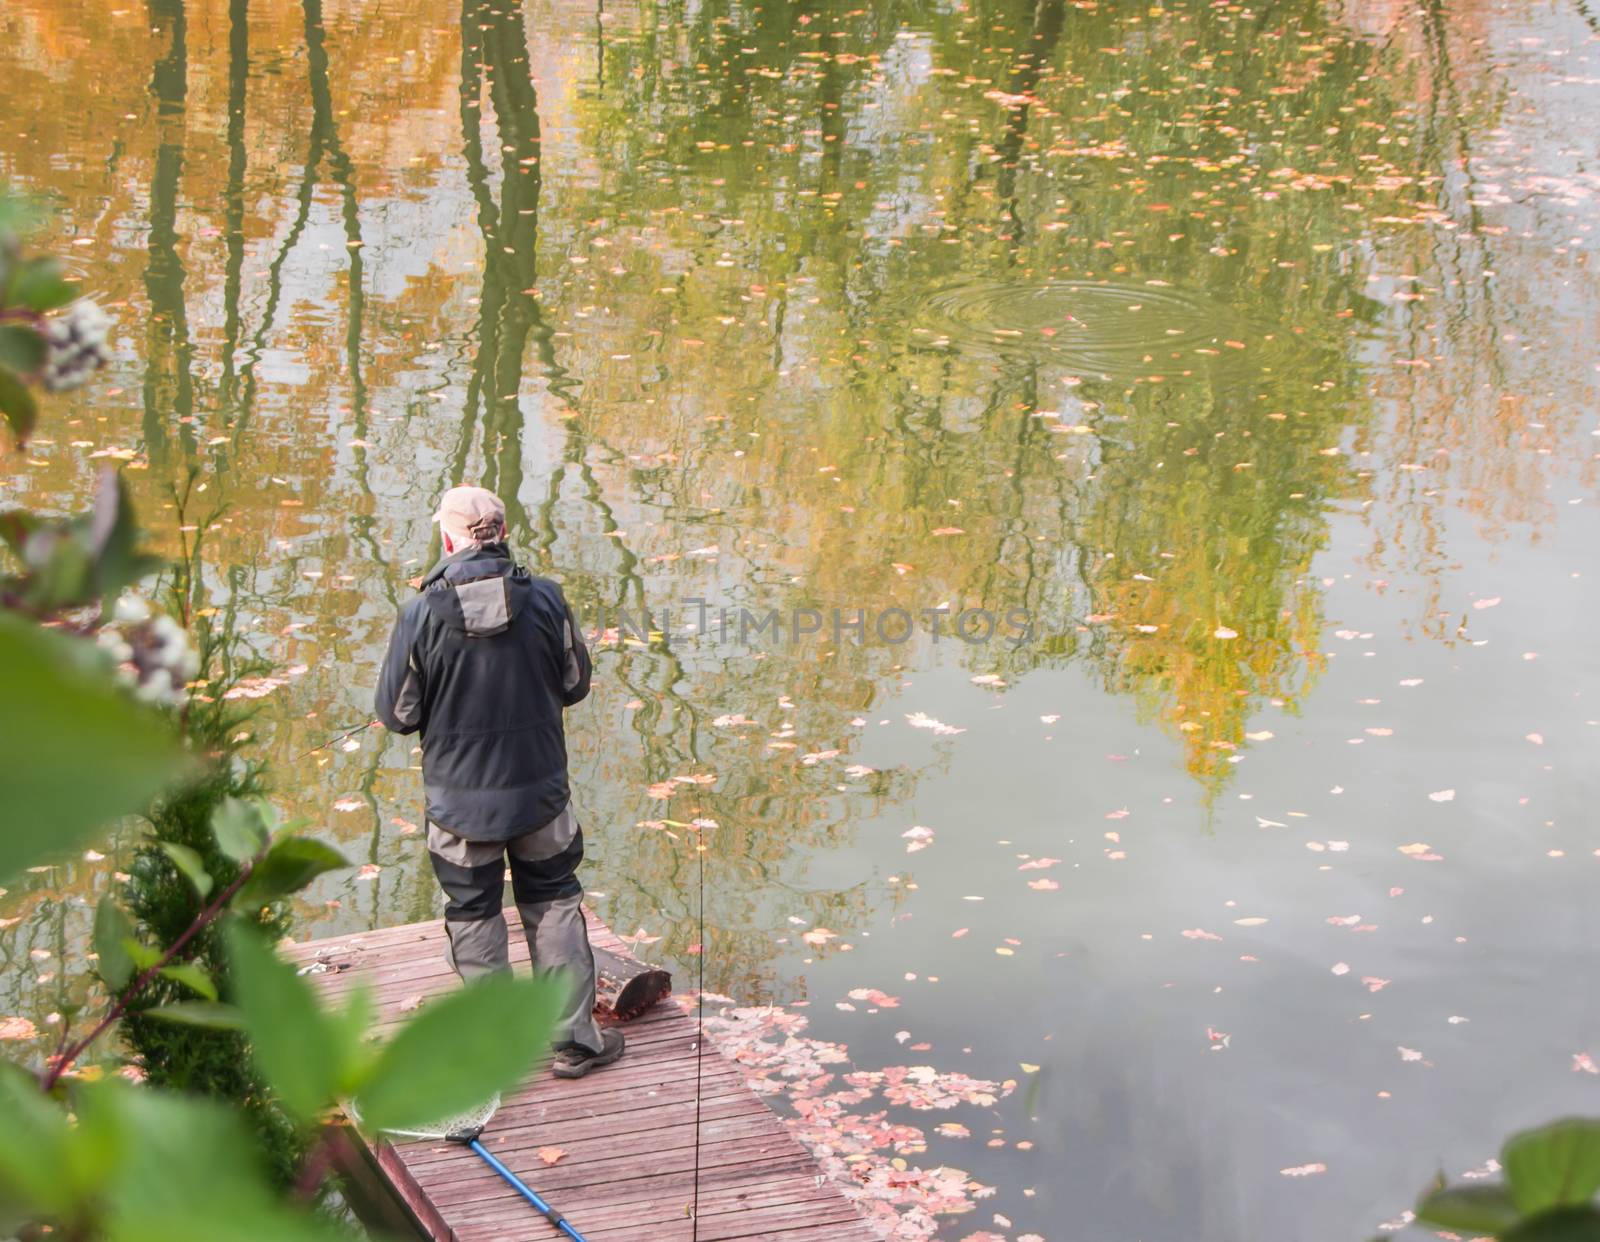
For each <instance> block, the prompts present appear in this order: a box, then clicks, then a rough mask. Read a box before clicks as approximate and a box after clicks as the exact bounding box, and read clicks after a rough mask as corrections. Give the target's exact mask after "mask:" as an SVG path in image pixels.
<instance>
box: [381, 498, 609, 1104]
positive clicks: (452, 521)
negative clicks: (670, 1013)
mask: <svg viewBox="0 0 1600 1242" xmlns="http://www.w3.org/2000/svg"><path fill="white" fill-rule="evenodd" d="M434 521H436V522H438V523H439V530H440V534H441V535H442V537H443V541H444V552H445V555H444V559H443V560H441V561H440V562H439V563H438V564H437V565H436V566H434V568H433V570H432V571H431V572H430V573H429V574H428V575H427V577H425V578H423V580H422V584H421V589H420V591H419V593H418V594H417V596H416V598H415V599H412V600H410V601H408V602H407V603H406V605H405V607H404V608H403V609H402V610H401V612H400V617H399V619H398V620H397V621H396V622H395V627H394V633H393V634H392V635H391V636H390V638H389V652H388V655H387V656H385V658H384V662H383V672H382V675H381V677H380V680H379V682H378V695H377V709H378V716H379V717H380V718H381V719H382V721H383V723H384V724H385V725H386V726H388V728H389V729H391V730H392V731H393V732H395V733H416V732H418V731H420V732H421V734H422V781H423V786H424V788H425V791H426V796H427V806H428V812H427V822H428V857H429V858H430V859H431V860H432V862H433V870H434V874H435V875H436V876H438V878H439V885H440V887H441V888H443V889H444V892H445V895H446V897H448V898H449V904H448V905H447V906H446V907H445V916H444V925H445V931H446V933H447V935H448V941H449V944H448V948H447V950H446V956H447V957H448V959H449V962H450V965H451V967H452V968H453V969H454V970H455V972H456V973H457V974H458V975H460V976H461V977H462V978H463V979H471V978H474V977H475V976H478V975H482V974H486V973H488V972H490V971H495V970H508V969H510V960H509V957H508V954H507V939H506V923H505V919H504V918H503V917H502V916H501V913H500V903H501V900H502V896H503V893H504V887H505V886H504V875H505V868H506V860H507V858H509V859H510V866H511V891H512V894H513V896H514V897H515V899H516V903H517V913H518V914H519V915H520V916H521V918H522V930H523V934H524V935H525V936H526V937H527V941H528V953H529V956H530V957H531V958H532V959H533V965H534V969H535V970H537V971H556V970H559V971H563V972H565V973H566V974H567V976H568V978H569V981H570V983H571V984H572V988H573V991H572V995H571V1000H570V1002H569V1003H568V1004H567V1006H566V1007H565V1008H564V1009H563V1010H562V1012H561V1015H560V1019H559V1021H558V1023H557V1026H556V1031H555V1035H554V1039H553V1041H552V1043H553V1047H554V1050H555V1061H554V1064H553V1066H552V1069H553V1072H554V1073H555V1075H556V1077H558V1078H581V1077H582V1076H583V1075H585V1074H587V1073H588V1072H589V1071H590V1070H591V1069H595V1068H597V1067H599V1066H602V1065H610V1064H611V1063H612V1062H613V1061H615V1060H616V1059H617V1058H618V1057H620V1056H621V1055H622V1047H623V1039H622V1032H620V1031H618V1030H616V1029H615V1028H607V1029H605V1030H603V1031H602V1030H601V1029H600V1027H599V1026H598V1025H597V1024H596V1023H595V1020H594V1000H595V996H594V989H595V966H594V955H593V953H592V952H591V951H590V948H589V933H588V930H587V928H586V927H585V926H584V921H583V910H582V908H581V906H580V903H581V901H582V900H583V886H582V885H581V884H580V883H579V882H578V877H577V869H578V864H579V863H580V862H582V861H583V831H582V829H581V828H580V827H579V826H578V820H577V817H576V816H575V815H574V813H573V809H572V804H571V800H570V794H569V791H568V788H567V744H566V735H565V733H564V732H563V729H562V723H561V715H562V710H563V709H564V708H567V707H571V706H572V705H573V704H575V703H578V702H580V701H581V700H582V699H583V698H584V696H585V695H587V694H588V693H589V668H590V666H589V651H588V648H586V647H585V646H584V643H583V637H582V635H580V634H579V632H578V626H577V624H576V622H574V620H573V618H572V610H571V609H570V608H569V607H568V606H567V601H566V599H565V597H563V595H562V594H561V588H560V587H559V586H557V585H556V584H555V583H554V582H551V581H550V580H549V579H547V578H535V577H533V576H532V575H531V574H529V573H528V571H527V570H525V569H523V568H522V567H521V566H520V565H518V564H516V563H515V562H514V561H513V560H512V559H511V552H510V549H509V548H508V547H507V544H506V509H505V505H503V504H502V503H501V502H500V498H499V497H498V496H496V495H495V494H494V493H493V492H491V491H489V490H487V489H486V488H482V487H453V488H451V489H450V490H449V491H447V492H446V493H445V494H444V498H443V500H442V501H441V502H440V504H439V512H438V513H437V514H435V515H434Z"/></svg>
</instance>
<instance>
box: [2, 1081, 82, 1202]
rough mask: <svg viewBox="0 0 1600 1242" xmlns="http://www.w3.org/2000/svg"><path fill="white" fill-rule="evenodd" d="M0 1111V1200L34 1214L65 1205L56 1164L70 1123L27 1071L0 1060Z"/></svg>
mask: <svg viewBox="0 0 1600 1242" xmlns="http://www.w3.org/2000/svg"><path fill="white" fill-rule="evenodd" d="M0 1117H4V1118H5V1124H4V1125H0V1205H13V1206H14V1207H16V1208H20V1209H21V1210H23V1211H26V1212H32V1213H36V1214H38V1215H53V1214H56V1213H59V1212H62V1211H69V1210H71V1207H72V1202H71V1199H72V1187H71V1185H70V1184H69V1183H68V1181H67V1179H66V1178H64V1177H63V1176H62V1169H61V1166H62V1161H63V1159H64V1158H65V1153H66V1150H67V1147H68V1145H69V1144H70V1143H71V1141H72V1127H71V1126H70V1125H68V1123H67V1117H66V1114H65V1113H64V1112H63V1111H62V1109H61V1106H60V1105H59V1104H57V1103H56V1101H54V1100H53V1099H51V1098H50V1097H48V1096H46V1095H43V1094H41V1093H40V1091H39V1084H38V1083H37V1082H36V1081H34V1078H33V1076H32V1075H31V1074H29V1073H27V1072H26V1071H24V1070H23V1069H22V1068H21V1067H19V1066H15V1065H12V1064H11V1063H10V1062H8V1061H0Z"/></svg>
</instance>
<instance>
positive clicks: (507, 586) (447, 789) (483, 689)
mask: <svg viewBox="0 0 1600 1242" xmlns="http://www.w3.org/2000/svg"><path fill="white" fill-rule="evenodd" d="M589 671H590V666H589V653H588V651H587V649H586V648H585V647H584V644H583V639H582V636H581V635H580V634H579V633H578V627H577V625H576V623H575V622H574V621H573V619H572V613H571V610H570V609H569V608H568V607H567V603H566V600H565V599H564V598H563V597H562V594H561V589H560V588H559V587H558V586H557V585H556V584H555V583H554V582H551V581H550V580H549V579H546V578H536V577H533V576H532V575H530V574H529V573H528V572H527V571H526V570H524V569H522V568H521V567H519V566H517V565H516V564H515V563H513V561H512V560H511V558H510V554H509V552H508V551H507V549H506V546H505V545H504V544H503V543H491V544H485V545H483V546H480V547H473V548H469V549H466V550H464V551H462V552H459V553H457V554H456V555H454V556H450V557H447V558H446V559H445V560H443V561H441V562H440V563H439V565H438V566H436V567H435V568H434V570H433V571H432V572H431V573H429V574H428V576H427V577H426V578H425V579H424V580H423V582H422V587H421V591H420V593H419V594H418V595H417V597H416V598H415V599H413V600H411V601H410V602H409V603H408V604H407V605H406V606H405V609H404V610H403V611H402V613H401V615H400V619H399V623H398V624H397V626H396V627H395V635H394V638H393V639H392V640H391V642H390V647H389V656H388V658H387V659H386V660H385V662H384V668H383V673H382V676H381V678H380V681H379V685H378V694H377V708H378V715H379V716H380V717H381V718H382V720H383V722H384V724H385V725H387V726H388V727H389V728H390V729H391V730H393V731H395V732H397V733H413V732H416V731H418V730H421V732H422V739H423V740H422V770H423V783H424V785H425V787H426V790H427V803H428V811H427V814H428V820H429V822H430V823H433V824H437V825H439V826H440V827H442V828H446V829H448V830H449V831H450V832H452V833H454V834H455V835H457V836H459V837H461V838H463V839H465V840H469V841H509V840H511V839H513V838H514V837H517V836H519V835H521V834H522V833H525V832H528V831H530V830H531V829H533V828H537V827H539V826H541V825H543V824H546V823H548V822H549V821H551V820H552V819H554V818H555V817H556V816H557V815H558V814H560V813H561V811H562V810H563V809H564V808H565V807H566V805H567V801H568V797H569V792H568V787H567V749H566V735H565V732H564V730H563V728H562V720H561V713H562V709H563V708H565V707H569V706H571V705H572V704H574V703H577V702H578V701H580V700H581V699H582V698H583V697H584V696H585V695H587V694H588V692H589Z"/></svg>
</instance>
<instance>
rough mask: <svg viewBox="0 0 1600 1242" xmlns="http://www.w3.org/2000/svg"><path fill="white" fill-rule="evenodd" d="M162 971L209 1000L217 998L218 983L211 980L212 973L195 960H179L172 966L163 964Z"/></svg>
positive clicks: (169, 977)
mask: <svg viewBox="0 0 1600 1242" xmlns="http://www.w3.org/2000/svg"><path fill="white" fill-rule="evenodd" d="M161 973H162V974H163V975H165V976H166V977H167V978H168V979H171V980H173V981H174V982H176V983H181V984H183V986H184V987H186V988H189V989H190V990H191V991H195V992H198V993H200V995H201V996H203V997H205V998H206V999H207V1000H208V1001H214V1000H216V999H217V985H216V984H215V983H213V982H212V981H211V976H210V975H208V974H206V972H205V971H203V970H201V969H200V967H198V966H196V965H195V964H194V963H193V962H178V963H176V964H175V965H172V966H163V967H162V968H161Z"/></svg>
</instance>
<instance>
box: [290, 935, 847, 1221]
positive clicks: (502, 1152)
mask: <svg viewBox="0 0 1600 1242" xmlns="http://www.w3.org/2000/svg"><path fill="white" fill-rule="evenodd" d="M588 917H589V935H590V938H591V940H592V942H593V943H594V946H595V948H596V949H603V950H606V951H609V952H611V953H613V954H616V955H617V956H619V957H622V958H625V959H628V960H630V961H631V960H632V959H631V955H630V954H629V952H628V948H627V946H626V945H625V944H623V943H622V942H621V941H620V940H619V939H618V938H617V937H616V935H615V934H613V933H612V932H611V930H610V929H609V928H607V927H606V926H605V925H604V924H603V923H601V922H599V920H597V919H596V918H595V917H594V916H593V915H592V914H590V915H589V916H588ZM506 918H507V919H508V921H509V922H510V924H511V958H512V963H513V965H520V966H523V967H526V964H527V960H528V953H527V946H526V945H525V944H524V942H523V939H522V931H521V926H520V924H518V923H517V921H516V914H515V911H514V910H507V911H506ZM444 943H445V940H444V923H443V920H435V921H433V922H430V923H413V924H409V925H407V926H404V927H391V928H386V929H384V930H381V931H372V932H359V933H356V934H353V935H348V936H340V937H336V938H332V939H328V940H312V941H307V942H304V943H301V944H297V945H294V946H292V948H290V949H288V950H287V953H286V955H287V956H288V957H290V958H291V959H292V960H294V961H296V962H297V963H299V964H301V965H310V964H313V963H322V964H323V965H321V966H320V967H318V968H317V970H316V972H315V973H313V974H312V975H311V977H312V978H313V979H314V980H315V982H316V983H317V984H318V985H320V986H321V987H322V988H323V989H324V990H325V991H326V992H327V993H328V994H329V995H330V996H337V995H339V994H340V993H342V992H344V991H345V990H346V989H347V988H349V987H350V985H351V984H352V983H353V982H354V981H355V980H356V979H358V978H362V977H365V978H367V979H368V980H369V981H370V982H371V983H372V984H373V985H374V987H375V988H376V991H377V999H378V1004H379V1008H380V1023H381V1024H382V1025H383V1026H385V1027H387V1026H390V1025H393V1024H394V1023H395V1022H397V1021H399V1020H401V1019H402V1018H403V1017H404V1011H405V1010H406V1009H409V1008H414V1007H415V1006H416V1004H417V1003H418V998H426V997H427V996H429V995H432V994H435V993H438V992H442V991H445V990H447V989H449V988H452V987H455V986H457V984H456V979H455V976H454V974H452V973H451V971H450V968H449V966H448V965H447V964H446V962H445V957H444ZM622 1029H623V1031H624V1033H625V1034H626V1035H627V1039H628V1050H627V1052H626V1054H625V1055H624V1056H623V1058H622V1060H621V1061H619V1062H617V1064H615V1065H612V1066H608V1067H606V1068H605V1069H600V1070H595V1071H594V1072H593V1073H592V1074H590V1075H588V1076H587V1077H584V1078H579V1079H574V1080H565V1081H564V1080H561V1079H557V1078H554V1077H552V1076H551V1075H550V1074H549V1073H548V1071H544V1072H541V1073H539V1074H537V1075H536V1076H535V1077H534V1078H533V1080H532V1081H530V1082H528V1083H526V1084H524V1085H523V1086H522V1087H521V1088H520V1089H519V1090H518V1091H516V1092H515V1093H513V1094H508V1095H507V1096H506V1097H505V1100H504V1102H503V1104H502V1106H501V1109H500V1111H499V1112H498V1113H496V1114H495V1116H494V1118H493V1120H491V1121H490V1123H489V1125H488V1127H487V1129H486V1130H485V1131H484V1134H483V1143H484V1145H485V1146H486V1147H487V1148H488V1149H489V1150H490V1151H491V1152H493V1153H494V1155H495V1156H496V1157H497V1158H498V1159H499V1160H501V1161H502V1162H504V1163H505V1164H506V1165H507V1166H508V1167H510V1168H511V1170H512V1171H513V1172H515V1173H516V1174H517V1175H518V1176H519V1177H521V1178H522V1179H523V1180H524V1181H526V1182H527V1183H528V1184H529V1185H530V1186H532V1187H533V1188H534V1189H535V1190H536V1191H538V1192H539V1194H541V1195H542V1196H544V1198H545V1199H546V1200H547V1201H548V1202H549V1203H551V1204H552V1205H553V1206H554V1207H555V1208H556V1209H557V1210H558V1211H560V1212H561V1213H562V1214H563V1215H565V1216H566V1217H567V1219H568V1220H570V1221H571V1222H572V1224H573V1226H574V1227H575V1228H577V1229H578V1231H579V1232H581V1233H582V1234H583V1235H584V1237H585V1238H586V1239H589V1242H689V1240H690V1239H691V1238H698V1239H700V1240H701V1242H717V1240H729V1242H731V1240H732V1239H739V1238H759V1239H763V1240H764V1242H824V1240H826V1242H870V1239H873V1238H874V1237H876V1235H875V1234H874V1233H873V1231H872V1230H871V1229H869V1228H868V1226H867V1224H866V1222H865V1221H864V1220H863V1219H862V1217H861V1216H860V1215H859V1214H858V1213H857V1211H856V1209H855V1207H854V1205H853V1204H852V1203H851V1202H850V1200H849V1199H847V1198H846V1197H845V1196H844V1194H843V1193H842V1191H841V1190H840V1188H839V1187H838V1186H836V1185H834V1184H833V1183H831V1182H829V1181H826V1180H824V1179H823V1177H822V1176H821V1175H820V1174H819V1172H818V1170H817V1165H816V1162H815V1161H814V1160H813V1159H812V1157H811V1155H810V1154H809V1153H808V1152H807V1151H806V1150H805V1149H804V1148H803V1147H802V1146H801V1145H800V1143H799V1142H798V1141H797V1140H796V1139H795V1137H794V1136H793V1135H792V1134H791V1133H790V1132H789V1130H788V1128H787V1127H786V1126H785V1125H784V1124H783V1122H782V1121H781V1120H780V1119H779V1118H778V1117H777V1116H775V1115H774V1114H773V1112H772V1110H771V1109H769V1108H768V1107H767V1105H766V1104H765V1103H764V1102H763V1101H762V1099H761V1097H760V1096H758V1095H757V1094H756V1093H755V1092H754V1091H753V1090H751V1089H750V1087H749V1086H748V1085H746V1083H745V1080H744V1077H743V1075H742V1074H741V1073H740V1072H739V1069H738V1067H737V1066H735V1065H734V1064H733V1063H732V1062H731V1061H729V1060H728V1059H727V1058H726V1057H724V1056H722V1054H721V1053H719V1052H717V1051H716V1049H715V1047H714V1046H712V1045H709V1044H708V1045H707V1047H706V1048H705V1050H704V1053H703V1063H702V1065H701V1102H700V1221H699V1229H698V1232H697V1231H696V1230H695V1228H694V1222H693V1221H692V1220H691V1219H690V1216H689V1211H688V1208H689V1204H690V1203H691V1202H692V1200H693V1197H694V1188H693V1169H694V1141H695V1124H694V1121H695V1024H694V1021H693V1019H692V1018H691V1017H689V1016H688V1015H687V1014H685V1013H684V1011H683V1010H682V1009H681V1008H680V1006H679V1005H678V1004H677V1003H676V1002H675V1001H672V1000H670V999H669V1000H667V1001H665V1002H663V1003H661V1004H658V1005H656V1006H655V1007H654V1008H652V1009H651V1010H650V1011H649V1012H647V1013H645V1014H643V1015H642V1016H640V1017H639V1018H637V1019H635V1020H634V1021H632V1022H628V1023H625V1024H623V1027H622ZM507 1037H508V1038H514V1037H515V1033H514V1032H507ZM363 1142H364V1143H365V1144H366V1146H367V1149H368V1152H369V1153H370V1155H371V1156H372V1158H373V1160H374V1161H375V1162H376V1165H377V1167H378V1168H379V1169H380V1170H381V1175H382V1177H383V1179H384V1180H385V1181H386V1182H387V1184H388V1188H389V1189H390V1190H391V1191H392V1192H393V1193H394V1195H395V1196H396V1197H397V1198H398V1199H399V1200H401V1201H402V1202H403V1203H404V1204H405V1206H406V1208H407V1209H408V1211H409V1214H410V1215H411V1217H412V1218H413V1220H414V1221H415V1223H416V1224H417V1225H418V1227H419V1228H420V1230H421V1232H422V1234H423V1235H424V1236H426V1237H429V1238H433V1239H436V1240H437V1242H512V1240H516V1242H521V1240H522V1239H527V1240H529V1242H542V1240H544V1239H559V1238H561V1237H562V1236H563V1235H561V1234H559V1233H557V1231H556V1230H555V1229H553V1228H552V1227H551V1226H550V1225H549V1224H548V1223H547V1222H546V1221H545V1220H544V1218H543V1217H542V1216H540V1215H539V1214H538V1213H537V1212H535V1211H534V1210H533V1209H532V1208H531V1207H529V1206H528V1204H527V1203H526V1202H524V1201H523V1200H522V1199H521V1198H520V1197H519V1196H518V1195H517V1193H516V1192H515V1191H514V1190H512V1188H511V1187H510V1186H508V1185H507V1184H506V1183H505V1182H504V1181H502V1180H501V1179H500V1178H499V1177H497V1176H496V1175H495V1174H494V1173H493V1172H492V1171H491V1170H490V1169H489V1167H488V1166H487V1165H486V1164H485V1163H484V1162H483V1161H482V1160H480V1159H478V1158H477V1157H476V1156H475V1155H473V1154H472V1153H471V1152H470V1151H467V1150H466V1149H464V1148H462V1147H459V1146H457V1145H454V1144H450V1143H445V1142H438V1141H425V1142H405V1143H398V1144H390V1143H387V1142H384V1141H381V1140H377V1139H375V1138H374V1137H371V1136H363ZM540 1148H560V1149H561V1150H562V1151H563V1152H564V1153H565V1154H564V1155H561V1156H560V1157H559V1158H558V1159H557V1160H556V1161H555V1163H553V1164H550V1163H547V1162H546V1161H545V1160H544V1159H542V1158H541V1157H540V1155H539V1149H540ZM547 1154H553V1153H547Z"/></svg>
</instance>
